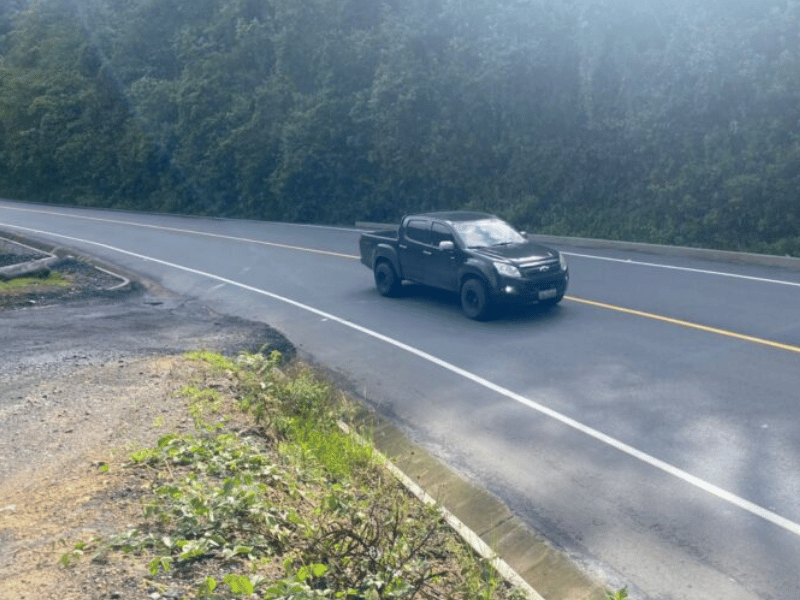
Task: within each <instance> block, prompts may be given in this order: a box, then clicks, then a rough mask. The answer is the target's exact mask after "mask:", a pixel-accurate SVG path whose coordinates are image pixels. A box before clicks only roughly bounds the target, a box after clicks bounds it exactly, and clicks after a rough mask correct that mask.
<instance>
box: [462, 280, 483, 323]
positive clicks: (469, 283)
mask: <svg viewBox="0 0 800 600" xmlns="http://www.w3.org/2000/svg"><path fill="white" fill-rule="evenodd" d="M461 309H462V310H463V311H464V314H465V315H467V316H468V317H469V318H470V319H475V320H476V321H483V320H484V319H486V318H487V317H488V316H489V294H488V292H487V291H486V286H485V285H484V283H483V282H482V281H481V280H480V279H477V278H475V277H471V278H469V279H467V280H466V281H465V282H464V284H463V285H462V286H461Z"/></svg>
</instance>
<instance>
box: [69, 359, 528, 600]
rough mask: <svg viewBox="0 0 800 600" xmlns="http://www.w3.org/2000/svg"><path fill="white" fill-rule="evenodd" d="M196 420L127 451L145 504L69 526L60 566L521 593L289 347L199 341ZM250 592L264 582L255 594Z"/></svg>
mask: <svg viewBox="0 0 800 600" xmlns="http://www.w3.org/2000/svg"><path fill="white" fill-rule="evenodd" d="M189 358H190V359H192V360H193V361H196V363H197V366H198V369H197V370H196V371H195V380H194V381H191V382H189V384H188V385H186V386H184V387H183V388H182V389H181V390H180V392H179V394H180V396H182V397H184V398H185V399H187V401H188V406H189V411H190V414H191V418H192V420H193V422H194V429H193V431H192V432H190V433H187V432H184V433H167V434H166V435H164V436H162V437H161V438H160V440H159V441H158V443H157V444H156V445H155V446H153V447H143V448H137V449H136V450H134V451H133V452H132V453H130V454H129V455H128V458H127V459H125V460H124V461H122V462H121V463H119V464H106V465H104V466H103V467H102V469H103V470H106V471H108V470H121V471H123V472H124V473H125V474H129V475H130V477H132V478H133V479H136V480H138V481H139V482H140V483H141V482H144V483H143V485H139V489H140V490H142V492H141V494H138V497H137V498H136V499H135V500H129V501H130V502H136V503H138V504H139V505H140V507H141V516H140V518H139V520H138V522H137V523H135V524H133V526H132V527H128V528H126V529H125V530H124V531H119V532H118V533H117V534H116V535H110V536H106V537H95V538H91V539H83V540H72V541H70V542H69V549H68V550H67V551H66V552H64V553H63V555H62V556H61V563H62V565H63V567H64V568H67V569H69V568H71V567H72V566H75V565H76V564H79V563H80V564H83V565H85V564H86V562H87V561H91V562H95V563H98V564H100V563H102V564H108V563H109V562H114V561H131V560H133V561H136V562H138V563H139V564H141V565H142V566H143V568H144V571H143V573H144V576H143V578H142V580H141V581H138V582H135V584H132V585H134V586H136V587H138V588H139V593H141V592H143V591H144V592H146V594H148V595H149V596H150V597H152V598H209V599H211V598H213V599H228V598H241V597H248V598H252V597H256V598H262V599H270V600H277V599H279V598H280V599H287V600H289V599H292V600H306V599H316V598H326V599H328V598H330V599H342V600H355V599H364V600H373V599H374V600H377V599H390V598H391V599H412V598H441V599H445V598H448V599H449V598H464V599H469V600H481V599H485V600H490V599H491V600H505V599H508V600H511V599H514V598H523V597H524V596H523V595H522V593H521V592H519V591H518V590H515V589H513V588H512V587H510V586H509V585H508V584H507V583H506V582H505V581H504V580H503V579H502V578H501V577H499V576H498V574H497V573H496V572H495V571H494V570H493V569H492V568H491V566H490V565H489V563H487V562H486V561H485V560H483V559H481V558H480V557H478V556H476V555H475V554H474V553H473V552H472V550H471V549H470V548H469V546H467V545H466V544H464V543H463V542H462V541H461V539H460V538H459V537H458V536H456V535H455V534H454V533H453V531H452V530H451V529H450V528H449V526H448V525H447V524H446V523H445V521H444V520H443V519H442V518H441V516H440V514H439V512H438V509H437V508H436V507H431V506H426V505H425V504H423V503H421V502H419V501H418V500H417V499H416V498H415V497H414V496H413V495H411V494H410V493H409V492H408V491H407V490H405V488H403V487H402V486H401V485H399V483H398V482H397V481H396V480H395V479H394V477H393V476H392V475H391V473H390V472H389V471H388V470H387V469H386V468H385V466H384V465H383V464H382V462H381V460H380V459H379V457H378V456H377V455H376V454H375V453H374V452H373V450H372V449H371V447H370V446H369V445H368V444H364V443H362V442H361V441H359V440H360V438H356V437H353V436H351V435H348V434H347V433H345V432H344V431H343V429H342V428H341V427H340V422H343V421H347V420H350V419H351V418H352V417H353V415H354V414H355V412H354V411H355V409H356V407H355V405H354V404H351V403H350V402H348V400H347V399H346V398H345V397H344V395H343V394H342V393H341V392H339V391H337V390H336V389H335V388H334V387H332V386H331V385H329V384H328V383H326V382H325V381H323V380H321V379H320V378H318V377H317V376H315V374H314V373H313V372H312V371H310V370H309V369H308V368H304V367H301V366H300V367H295V366H288V367H287V366H282V367H280V368H279V366H280V361H281V358H280V355H279V354H278V353H273V354H272V355H271V356H269V357H265V356H263V355H260V354H249V355H241V356H240V357H238V358H236V359H231V358H226V357H223V356H221V355H218V354H212V353H207V352H197V353H193V354H191V355H190V357H189ZM254 594H255V595H254Z"/></svg>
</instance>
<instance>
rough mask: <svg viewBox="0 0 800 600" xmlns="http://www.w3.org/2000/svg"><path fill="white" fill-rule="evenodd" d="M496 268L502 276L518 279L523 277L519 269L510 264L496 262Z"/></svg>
mask: <svg viewBox="0 0 800 600" xmlns="http://www.w3.org/2000/svg"><path fill="white" fill-rule="evenodd" d="M494 268H495V269H497V272H498V273H500V275H503V276H505V277H515V278H516V279H519V278H520V277H522V273H520V272H519V269H518V268H517V267H515V266H514V265H510V264H508V263H502V262H496V263H494Z"/></svg>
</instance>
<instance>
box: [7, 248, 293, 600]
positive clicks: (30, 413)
mask: <svg viewBox="0 0 800 600" xmlns="http://www.w3.org/2000/svg"><path fill="white" fill-rule="evenodd" d="M55 269H56V270H58V269H61V271H62V272H63V273H64V276H65V277H66V278H68V279H69V280H70V281H71V284H70V285H69V286H67V287H59V288H52V289H46V288H39V289H36V290H34V291H27V292H25V293H15V294H0V423H2V427H0V600H18V599H26V598H27V599H34V598H35V599H50V598H52V599H54V600H55V599H58V600H70V599H75V600H77V599H82V600H83V599H85V600H95V599H96V600H100V599H127V598H153V599H154V600H155V599H157V598H168V597H170V596H169V593H168V592H167V593H165V592H163V590H162V591H156V590H143V589H141V587H140V582H141V580H142V577H141V576H142V572H141V568H142V567H141V566H136V565H134V563H130V564H127V563H124V562H122V563H121V562H120V561H115V562H114V564H97V563H92V564H89V561H84V563H83V564H81V563H79V564H77V566H75V567H72V568H69V569H66V568H64V567H62V566H61V565H60V563H59V558H60V557H61V556H62V554H64V553H65V552H67V551H68V550H71V549H72V547H73V544H74V542H75V541H76V540H89V539H91V538H92V536H94V535H102V534H106V535H107V534H110V533H112V532H118V531H120V530H121V529H122V530H124V528H125V526H126V524H128V523H133V522H134V519H135V516H136V515H137V514H139V512H140V510H141V509H140V507H139V506H138V505H137V503H136V502H134V501H132V500H135V499H136V497H137V494H139V493H140V490H139V489H138V487H139V486H137V482H136V479H135V477H132V476H131V475H130V474H129V473H125V472H124V471H123V470H121V469H119V468H110V469H108V468H107V466H106V465H114V466H116V465H118V464H121V462H122V460H123V458H124V457H127V456H128V455H129V454H130V451H131V450H132V449H134V448H136V447H137V446H142V445H150V444H152V443H153V442H154V441H155V440H156V439H157V438H158V437H159V436H160V435H162V434H163V433H164V432H165V431H167V430H175V429H177V430H179V431H180V430H181V429H185V428H188V427H191V422H190V419H189V417H188V415H187V412H186V408H185V405H184V401H183V400H181V399H178V398H177V397H176V395H175V391H176V389H177V388H179V387H181V386H182V385H184V384H185V382H186V381H188V380H191V377H192V373H191V367H190V366H189V364H188V363H187V361H185V360H184V359H183V358H182V353H184V352H186V351H188V350H198V349H207V350H214V351H218V352H222V353H224V354H236V353H238V352H240V351H242V350H250V351H253V350H258V349H261V348H264V349H265V350H266V351H270V350H272V349H276V350H279V351H281V352H282V353H283V354H284V355H285V356H287V357H291V356H292V355H293V348H292V346H291V344H290V343H289V342H288V341H287V340H286V339H285V338H283V336H281V335H280V334H279V333H278V332H276V331H274V330H272V329H271V328H269V327H268V326H267V325H265V324H263V323H254V322H249V321H244V320H241V319H236V318H230V317H226V316H223V315H218V314H215V313H213V312H211V311H209V310H208V309H206V308H205V307H203V306H201V305H199V304H197V303H194V302H192V301H186V300H185V299H182V298H177V297H174V296H172V295H170V294H169V293H167V292H165V291H163V290H160V289H158V287H157V286H152V285H143V284H142V283H137V282H131V283H128V284H127V285H124V286H122V287H116V286H119V285H120V284H121V283H123V282H124V279H122V278H120V277H115V276H114V275H113V274H108V273H106V272H104V271H98V270H97V269H95V268H94V266H93V265H91V264H90V263H88V262H86V261H81V260H75V259H68V260H66V261H62V262H61V263H60V264H58V265H56V267H55Z"/></svg>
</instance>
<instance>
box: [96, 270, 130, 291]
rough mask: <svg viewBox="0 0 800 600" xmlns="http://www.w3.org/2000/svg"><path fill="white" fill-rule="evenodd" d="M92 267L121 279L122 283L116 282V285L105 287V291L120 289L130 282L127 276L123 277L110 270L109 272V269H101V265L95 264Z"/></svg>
mask: <svg viewBox="0 0 800 600" xmlns="http://www.w3.org/2000/svg"><path fill="white" fill-rule="evenodd" d="M94 268H95V269H97V270H98V271H102V272H103V273H105V274H106V275H111V276H112V277H116V278H117V279H121V280H122V283H118V284H117V285H113V286H111V287H110V288H106V291H107V292H113V291H115V290H119V289H122V288H124V287H125V286H126V285H128V284H130V282H131V280H130V279H128V278H127V277H124V276H122V275H120V274H119V273H112V272H111V271H109V270H108V269H103V268H102V267H98V266H97V265H94Z"/></svg>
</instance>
